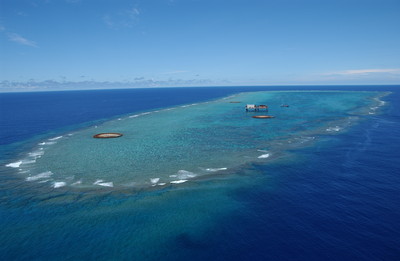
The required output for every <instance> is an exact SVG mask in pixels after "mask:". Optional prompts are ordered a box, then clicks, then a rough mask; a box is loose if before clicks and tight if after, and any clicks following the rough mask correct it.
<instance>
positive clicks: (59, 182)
mask: <svg viewBox="0 0 400 261" xmlns="http://www.w3.org/2000/svg"><path fill="white" fill-rule="evenodd" d="M66 185H67V183H66V182H63V181H58V182H54V183H53V188H61V187H64V186H66Z"/></svg>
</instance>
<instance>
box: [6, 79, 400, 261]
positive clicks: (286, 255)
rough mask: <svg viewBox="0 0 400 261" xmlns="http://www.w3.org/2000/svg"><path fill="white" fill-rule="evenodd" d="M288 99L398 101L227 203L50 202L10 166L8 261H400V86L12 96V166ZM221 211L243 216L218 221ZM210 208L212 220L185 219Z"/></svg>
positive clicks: (229, 193) (164, 198)
mask: <svg viewBox="0 0 400 261" xmlns="http://www.w3.org/2000/svg"><path fill="white" fill-rule="evenodd" d="M282 89H284V90H313V89H315V90H357V91H363V90H367V91H371V90H372V91H390V92H392V93H391V94H390V95H388V96H385V97H384V98H383V100H384V101H386V105H385V106H384V107H383V108H382V109H381V112H380V113H379V114H376V115H371V116H369V117H366V118H365V119H364V120H362V121H360V122H359V123H358V124H357V125H355V126H352V127H351V128H350V129H349V130H348V131H346V132H343V133H341V134H339V135H333V136H329V137H326V138H324V137H322V138H321V139H320V141H319V142H316V143H315V144H313V146H309V147H306V148H303V149H300V150H296V151H293V152H292V153H294V154H295V155H296V157H294V158H293V159H291V160H289V161H278V162H276V163H274V164H267V165H253V166H251V167H249V168H250V169H251V171H252V173H259V175H260V176H261V178H262V179H263V180H267V181H268V182H260V183H256V182H255V183H251V185H248V184H247V185H243V186H232V187H231V188H230V189H226V188H224V190H225V191H226V192H224V193H221V195H222V194H223V195H224V199H219V198H218V195H219V194H217V193H215V194H212V193H214V192H211V190H209V187H210V186H211V185H209V184H205V186H206V187H208V188H204V189H202V188H199V191H196V190H195V189H194V190H191V191H184V190H182V191H161V192H160V191H153V192H151V191H150V192H143V193H135V194H129V193H126V194H121V193H116V194H113V193H106V194H104V193H103V194H99V195H96V194H95V193H94V194H90V193H87V192H85V193H78V192H74V193H72V192H58V193H43V192H41V191H38V190H37V189H35V188H30V187H28V186H26V185H24V184H21V183H20V181H19V180H17V179H16V178H15V177H13V176H12V175H10V173H9V172H7V168H4V167H3V168H2V170H1V172H0V259H1V260H140V259H142V260H307V261H308V260H400V163H399V156H398V154H399V152H398V150H399V148H400V146H399V145H400V86H313V87H304V86H302V87H218V88H217V87H216V88H211V87H210V88H165V89H134V90H101V91H71V92H43V93H4V94H0V145H1V149H0V164H1V165H2V166H4V165H5V164H6V163H8V162H10V160H12V159H13V158H15V157H17V156H18V155H19V154H20V153H22V152H24V151H26V149H29V148H30V146H32V144H36V143H37V142H38V141H39V140H40V139H42V138H43V137H46V138H48V137H53V136H54V135H57V134H58V133H65V132H66V131H69V130H73V129H77V128H82V127H85V126H89V125H92V124H94V123H95V122H99V121H104V120H107V119H110V118H115V117H117V116H119V115H123V114H127V113H132V112H137V111H146V110H150V109H155V108H162V107H169V106H175V105H179V104H187V103H193V102H199V101H205V100H209V99H215V98H219V97H223V96H227V95H230V94H233V93H237V92H243V91H255V90H282ZM261 178H260V179H261ZM216 190H218V187H217V188H216ZM221 190H223V189H221ZM204 191H206V192H207V193H208V194H207V193H204ZM214 191H215V190H214ZM196 193H197V194H196ZM182 195H186V196H185V198H182V197H181V196H182ZM202 197H204V199H203V198H202ZM212 197H214V199H212ZM225 197H226V198H228V199H226V198H225ZM146 198H150V199H151V200H150V201H151V202H150V203H148V202H146V203H140V204H139V203H138V202H142V201H143V202H144V201H145V199H146ZM210 198H211V199H210ZM213 202H215V206H216V208H217V207H218V206H219V205H218V202H225V203H224V205H229V204H230V203H229V202H234V204H233V205H234V206H233V207H232V208H229V207H227V209H221V208H218V209H217V210H216V212H212V211H209V209H210V205H212V204H213ZM201 204H204V211H202V212H201V211H200V212H199V213H200V214H193V215H191V214H187V213H186V212H184V211H183V210H185V209H190V208H191V206H193V205H196V206H199V205H201ZM221 205H222V204H221ZM238 206H239V207H238ZM232 209H233V211H232ZM235 210H237V211H235ZM175 213H183V214H176V216H175ZM185 213H186V214H185ZM188 213H189V212H188ZM189 216H190V217H191V219H190V220H189V218H188V217H189ZM196 217H197V218H196ZM165 220H168V222H167V224H165V222H164V221H165ZM204 221H208V222H204ZM151 222H153V223H151ZM177 224H180V225H181V226H178V225H177ZM182 224H183V225H182ZM174 227H177V228H176V229H175V230H174V229H173V228H174ZM177 230H178V231H177ZM142 231H145V232H142ZM149 234H151V235H152V236H148V235H149ZM160 242H161V243H160ZM159 250H160V251H159ZM153 253H154V255H153ZM157 253H163V255H162V258H160V256H158V255H157Z"/></svg>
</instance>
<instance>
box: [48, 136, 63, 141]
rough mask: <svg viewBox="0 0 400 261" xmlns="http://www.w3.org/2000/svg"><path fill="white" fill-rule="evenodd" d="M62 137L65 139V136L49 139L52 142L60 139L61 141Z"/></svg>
mask: <svg viewBox="0 0 400 261" xmlns="http://www.w3.org/2000/svg"><path fill="white" fill-rule="evenodd" d="M62 137H63V136H58V137H54V138H51V139H49V140H51V141H54V140H59V139H61V138H62Z"/></svg>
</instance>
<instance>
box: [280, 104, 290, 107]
mask: <svg viewBox="0 0 400 261" xmlns="http://www.w3.org/2000/svg"><path fill="white" fill-rule="evenodd" d="M281 107H289V105H287V104H282V105H281Z"/></svg>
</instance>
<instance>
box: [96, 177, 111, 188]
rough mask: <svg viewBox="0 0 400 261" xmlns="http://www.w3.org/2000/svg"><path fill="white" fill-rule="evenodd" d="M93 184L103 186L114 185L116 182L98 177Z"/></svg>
mask: <svg viewBox="0 0 400 261" xmlns="http://www.w3.org/2000/svg"><path fill="white" fill-rule="evenodd" d="M93 185H99V186H103V187H114V183H113V182H104V180H102V179H98V180H96V181H95V182H94V183H93Z"/></svg>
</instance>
